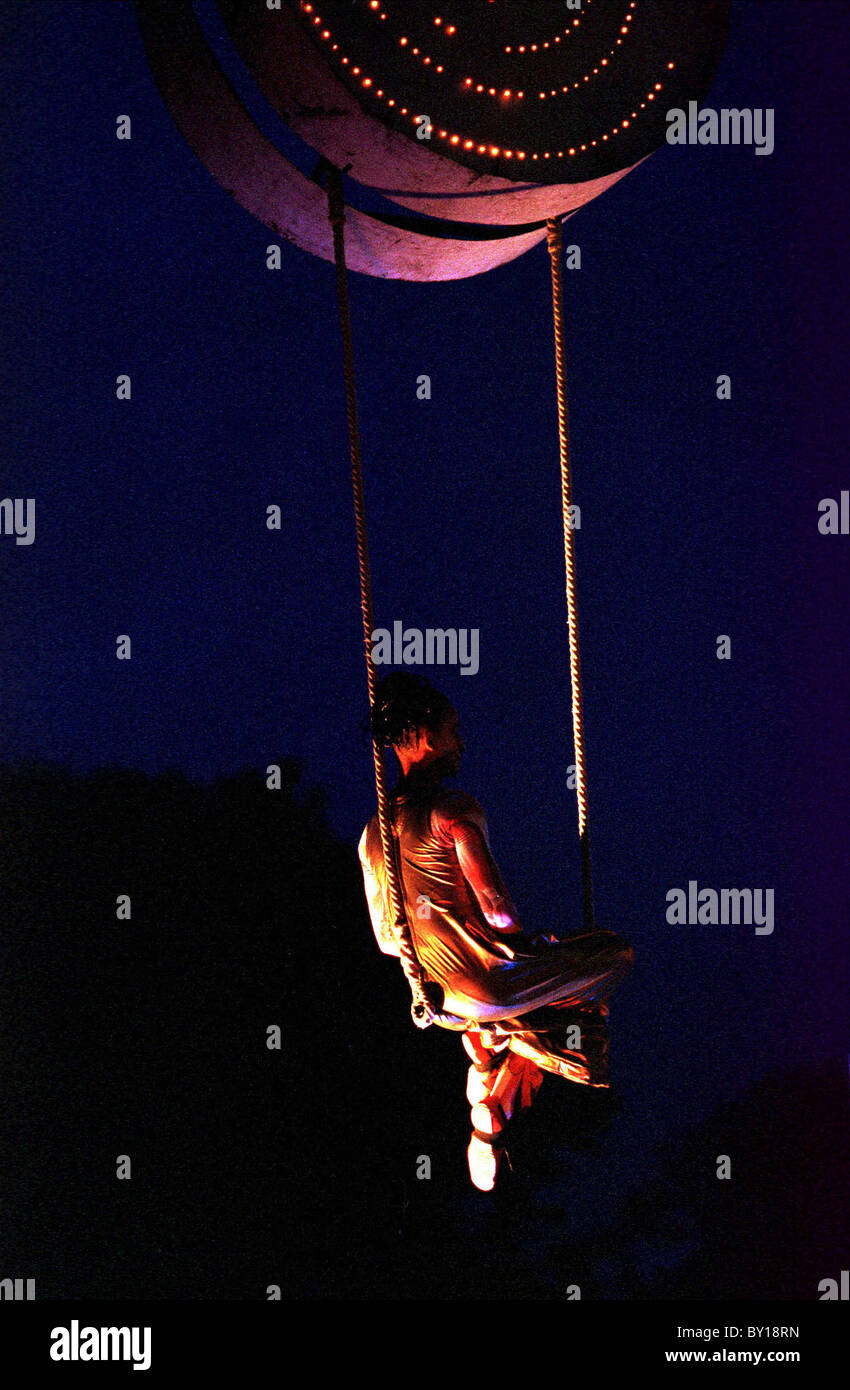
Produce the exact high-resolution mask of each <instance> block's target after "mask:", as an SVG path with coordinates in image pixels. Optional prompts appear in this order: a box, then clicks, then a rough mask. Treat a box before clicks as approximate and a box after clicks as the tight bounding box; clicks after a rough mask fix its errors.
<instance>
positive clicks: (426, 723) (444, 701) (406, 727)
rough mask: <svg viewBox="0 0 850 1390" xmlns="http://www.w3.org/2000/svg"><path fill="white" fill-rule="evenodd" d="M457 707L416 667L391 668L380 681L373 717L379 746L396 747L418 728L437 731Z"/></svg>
mask: <svg viewBox="0 0 850 1390" xmlns="http://www.w3.org/2000/svg"><path fill="white" fill-rule="evenodd" d="M452 708H453V706H452V702H451V700H450V699H449V698H448V696H446V695H443V694H442V693H441V691H439V690H436V689H435V688H434V686H433V685H432V684H431V682H430V681H429V680H426V678H425V677H424V676H418V675H415V674H414V672H413V671H391V672H390V674H389V675H387V676H384V678H383V680H382V681H380V682H379V684H378V688H377V690H376V691H375V703H374V704H373V706H372V714H371V718H370V720H369V726H370V727H371V731H372V736H373V738H374V739H375V742H376V743H377V744H378V747H379V748H384V747H386V746H387V745H389V746H390V747H395V746H396V745H397V744H399V743H403V742H404V740H405V737H406V736H407V735H408V734H410V733H415V731H416V730H417V729H428V730H429V731H430V732H434V731H435V730H436V729H438V728H439V726H440V725H441V724H442V722H443V720H444V719H445V717H446V715H447V714H448V713H449V712H450V711H451V709H452Z"/></svg>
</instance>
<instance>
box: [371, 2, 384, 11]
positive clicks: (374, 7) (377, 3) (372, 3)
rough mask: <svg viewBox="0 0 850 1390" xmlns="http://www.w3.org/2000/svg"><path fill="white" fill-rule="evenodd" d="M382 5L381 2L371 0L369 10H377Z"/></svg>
mask: <svg viewBox="0 0 850 1390" xmlns="http://www.w3.org/2000/svg"><path fill="white" fill-rule="evenodd" d="M380 3H381V0H369V8H370V9H372V10H377V9H378V6H379V5H380Z"/></svg>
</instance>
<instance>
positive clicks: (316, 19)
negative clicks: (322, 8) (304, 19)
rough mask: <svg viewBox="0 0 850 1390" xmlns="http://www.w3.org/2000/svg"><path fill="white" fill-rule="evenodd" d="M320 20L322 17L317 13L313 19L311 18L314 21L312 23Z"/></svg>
mask: <svg viewBox="0 0 850 1390" xmlns="http://www.w3.org/2000/svg"><path fill="white" fill-rule="evenodd" d="M321 22H322V17H321V15H318V14H317V15H316V17H315V18H314V20H313V23H314V24H321Z"/></svg>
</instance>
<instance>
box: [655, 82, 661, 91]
mask: <svg viewBox="0 0 850 1390" xmlns="http://www.w3.org/2000/svg"><path fill="white" fill-rule="evenodd" d="M655 90H656V92H660V91H661V83H660V82H656V84H655Z"/></svg>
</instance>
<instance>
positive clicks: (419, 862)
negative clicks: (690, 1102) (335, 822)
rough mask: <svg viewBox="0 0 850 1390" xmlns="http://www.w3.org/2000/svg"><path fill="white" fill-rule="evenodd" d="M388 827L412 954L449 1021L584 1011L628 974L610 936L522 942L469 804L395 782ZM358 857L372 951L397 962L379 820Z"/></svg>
mask: <svg viewBox="0 0 850 1390" xmlns="http://www.w3.org/2000/svg"><path fill="white" fill-rule="evenodd" d="M391 823H392V829H393V836H394V842H395V843H396V845H397V849H398V861H397V862H398V865H399V869H400V875H399V877H400V886H401V890H402V893H403V897H404V907H405V912H406V914H407V920H408V924H409V927H410V932H411V936H412V938H413V945H414V949H415V951H416V955H417V958H418V960H419V962H420V964H421V966H422V969H423V972H424V974H425V977H426V979H428V980H431V981H433V982H435V983H436V984H438V985H440V986H441V987H442V989H443V991H444V995H445V998H444V1006H443V1007H444V1008H445V1009H446V1010H447V1011H449V1012H450V1013H454V1014H458V1015H460V1016H461V1017H463V1018H468V1019H470V1020H474V1021H480V1022H489V1021H495V1020H499V1019H508V1018H516V1017H518V1016H521V1015H523V1014H525V1013H527V1012H529V1011H530V1010H533V1009H537V1008H539V1007H541V1006H543V1005H547V1004H553V1003H558V1004H562V1005H567V1004H568V1005H576V1006H578V1005H582V1004H587V1003H591V1002H593V1001H598V1000H602V999H604V998H605V997H606V996H607V994H608V993H609V991H610V990H611V989H612V988H613V986H614V985H615V984H616V983H618V982H619V980H620V979H621V978H622V977H623V975H625V974H626V973H627V971H628V969H629V968H630V966H631V963H632V958H633V953H632V950H631V947H629V946H628V945H627V944H626V942H624V941H623V940H622V939H621V938H620V937H618V936H615V934H614V933H613V932H607V931H594V932H586V933H583V934H580V935H576V936H572V937H570V938H568V939H567V940H566V941H563V942H561V943H559V944H557V945H552V944H548V943H547V944H544V945H536V944H534V943H533V942H531V941H529V940H528V939H527V938H526V937H525V935H524V934H523V932H522V930H521V929H518V923H517V919H516V913H515V912H514V910H513V907H512V904H511V903H510V900H509V898H508V897H507V894H506V891H505V888H504V885H503V883H502V880H501V877H500V875H499V870H498V868H497V867H496V864H495V861H494V860H493V857H492V855H491V853H490V848H489V839H488V833H487V821H486V818H485V816H484V812H483V810H482V808H481V806H480V805H479V803H478V802H477V801H476V800H475V799H474V798H473V797H471V796H466V795H465V794H463V793H461V792H454V791H449V790H446V789H445V788H443V787H440V786H439V785H434V784H427V783H425V784H424V785H422V784H420V785H419V786H411V785H410V784H409V783H408V785H407V786H405V784H404V782H402V783H401V789H397V790H396V792H395V793H394V795H393V797H392V801H391ZM358 852H359V855H360V862H361V865H362V868H363V878H364V884H365V888H366V898H367V902H368V904H369V914H370V917H371V920H372V926H373V929H374V932H375V937H376V939H377V941H378V945H379V946H380V948H381V950H382V951H383V952H385V954H388V955H398V950H397V947H396V944H395V940H394V938H393V934H392V930H391V922H392V918H391V915H390V905H389V895H388V892H387V886H386V875H385V872H384V862H383V855H382V852H381V837H380V831H379V828H378V818H377V816H373V817H372V819H371V821H370V822H369V824H368V825H367V826H366V828H365V830H364V831H363V835H362V836H361V839H360V844H359V849H358Z"/></svg>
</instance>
